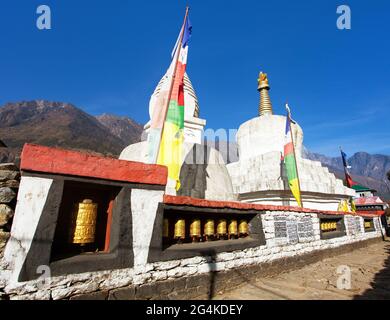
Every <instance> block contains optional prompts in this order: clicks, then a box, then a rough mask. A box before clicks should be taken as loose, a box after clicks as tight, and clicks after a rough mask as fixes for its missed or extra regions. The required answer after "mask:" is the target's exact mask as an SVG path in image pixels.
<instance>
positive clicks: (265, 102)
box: [257, 72, 273, 116]
mask: <svg viewBox="0 0 390 320" xmlns="http://www.w3.org/2000/svg"><path fill="white" fill-rule="evenodd" d="M257 82H258V87H257V90H258V91H259V92H260V104H259V116H264V115H267V114H271V115H272V114H273V111H272V103H271V99H270V97H269V92H268V91H269V89H270V86H269V83H268V76H267V74H266V73H263V72H260V74H259V78H258V79H257Z"/></svg>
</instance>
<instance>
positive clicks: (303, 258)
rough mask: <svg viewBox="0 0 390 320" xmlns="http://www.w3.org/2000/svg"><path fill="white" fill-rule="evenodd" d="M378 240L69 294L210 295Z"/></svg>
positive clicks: (130, 296) (157, 297)
mask: <svg viewBox="0 0 390 320" xmlns="http://www.w3.org/2000/svg"><path fill="white" fill-rule="evenodd" d="M380 241H382V238H374V239H369V240H364V241H359V242H355V243H352V244H347V245H344V246H341V247H337V248H331V249H326V250H319V251H315V252H311V253H308V254H304V255H299V256H296V257H290V258H284V259H279V260H275V261H272V262H270V263H263V264H259V265H250V266H246V267H240V268H237V269H233V270H229V271H220V272H210V273H206V274H200V275H196V276H191V277H184V278H178V279H175V280H167V281H159V282H155V283H147V284H144V285H141V286H129V287H124V288H119V289H113V290H110V291H108V292H107V291H102V292H94V293H90V294H82V295H77V296H73V297H71V298H70V299H71V300H73V299H77V300H81V299H82V300H96V299H100V300H106V299H108V300H188V299H202V300H203V299H211V298H212V297H213V296H214V295H215V294H217V293H221V292H224V291H228V290H231V289H234V288H237V287H238V286H240V285H242V284H245V283H247V282H251V281H255V280H256V279H259V278H264V277H270V276H273V275H277V274H281V273H285V272H288V271H292V270H296V269H299V268H302V267H304V266H307V265H309V264H312V263H316V262H318V261H321V260H323V259H325V258H329V257H333V256H336V255H340V254H344V253H347V252H350V251H351V250H356V249H360V248H364V247H367V246H369V245H371V244H374V243H377V242H380Z"/></svg>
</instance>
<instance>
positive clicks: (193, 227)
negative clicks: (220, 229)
mask: <svg viewBox="0 0 390 320" xmlns="http://www.w3.org/2000/svg"><path fill="white" fill-rule="evenodd" d="M201 236H202V230H201V223H200V219H194V220H192V221H191V224H190V237H192V238H195V237H197V238H200V237H201Z"/></svg>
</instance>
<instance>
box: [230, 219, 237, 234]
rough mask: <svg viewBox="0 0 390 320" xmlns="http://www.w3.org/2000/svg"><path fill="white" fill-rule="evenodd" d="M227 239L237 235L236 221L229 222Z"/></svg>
mask: <svg viewBox="0 0 390 320" xmlns="http://www.w3.org/2000/svg"><path fill="white" fill-rule="evenodd" d="M228 234H229V237H232V236H233V237H235V236H237V235H238V229H237V220H231V221H230V222H229V228H228Z"/></svg>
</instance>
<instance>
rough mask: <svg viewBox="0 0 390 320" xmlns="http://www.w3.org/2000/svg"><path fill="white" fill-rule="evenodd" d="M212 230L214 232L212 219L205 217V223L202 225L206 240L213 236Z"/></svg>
mask: <svg viewBox="0 0 390 320" xmlns="http://www.w3.org/2000/svg"><path fill="white" fill-rule="evenodd" d="M214 232H215V228H214V220H212V219H207V220H206V223H205V225H204V234H205V236H206V238H207V240H209V239H210V238H211V237H213V236H214Z"/></svg>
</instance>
